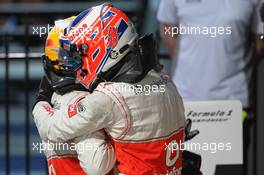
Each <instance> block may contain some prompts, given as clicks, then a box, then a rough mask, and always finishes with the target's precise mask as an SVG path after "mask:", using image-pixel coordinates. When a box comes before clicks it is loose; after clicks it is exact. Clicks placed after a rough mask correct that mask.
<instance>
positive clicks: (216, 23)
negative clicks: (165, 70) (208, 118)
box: [157, 0, 263, 171]
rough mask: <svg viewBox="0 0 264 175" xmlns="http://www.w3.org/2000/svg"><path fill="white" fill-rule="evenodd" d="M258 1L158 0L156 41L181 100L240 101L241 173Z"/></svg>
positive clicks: (258, 49) (257, 45)
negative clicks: (167, 59) (164, 50)
mask: <svg viewBox="0 0 264 175" xmlns="http://www.w3.org/2000/svg"><path fill="white" fill-rule="evenodd" d="M261 1H262V0H232V1H230V0H161V2H160V6H159V10H158V15H157V17H158V20H159V21H160V32H161V37H162V39H163V41H164V43H165V46H166V47H167V49H168V51H169V54H170V56H171V57H172V58H173V67H172V72H171V76H172V79H173V81H174V83H175V84H176V85H177V87H178V89H179V92H180V94H181V96H182V97H183V100H184V101H197V100H240V101H241V103H242V105H243V108H244V109H245V111H244V156H245V157H244V171H247V166H246V165H247V148H248V144H249V136H248V135H249V125H248V124H249V123H251V122H250V121H251V120H252V115H249V114H250V113H252V112H251V111H252V107H253V105H254V104H252V101H254V100H252V99H253V97H252V96H251V94H250V90H249V87H250V84H251V82H250V81H252V80H251V79H250V78H251V75H250V74H251V73H252V66H253V63H254V62H255V61H256V59H257V58H260V57H261V55H262V53H263V52H262V48H263V43H262V42H261V39H260V35H261V34H262V33H263V24H262V23H261V20H260V16H259V8H260V5H261V3H262V2H261ZM213 29H214V30H213ZM249 116H251V117H249Z"/></svg>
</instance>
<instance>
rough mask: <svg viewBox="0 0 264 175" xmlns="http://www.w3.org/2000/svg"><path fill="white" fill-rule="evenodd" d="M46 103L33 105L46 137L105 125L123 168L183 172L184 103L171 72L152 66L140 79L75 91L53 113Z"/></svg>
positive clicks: (142, 173)
mask: <svg viewBox="0 0 264 175" xmlns="http://www.w3.org/2000/svg"><path fill="white" fill-rule="evenodd" d="M61 98H62V99H64V98H67V97H64V96H62V97H61ZM44 105H48V103H47V102H44V101H42V102H39V103H37V104H36V106H35V108H34V110H33V116H34V120H35V122H36V125H37V126H38V129H39V133H40V135H41V136H42V138H45V139H47V140H51V141H54V142H63V141H67V140H71V139H73V138H76V137H79V136H82V135H86V134H88V133H93V132H95V131H97V130H100V129H102V128H106V130H107V133H108V134H109V136H110V137H111V139H112V143H113V145H114V147H115V152H116V157H117V162H118V164H117V169H118V170H119V172H120V173H121V174H126V175H134V174H137V175H149V174H156V175H163V174H181V168H182V152H181V150H180V149H178V148H179V147H178V146H179V145H180V143H181V142H183V140H184V126H185V117H184V108H183V103H182V99H181V97H180V96H179V94H178V92H177V90H176V87H175V85H174V84H173V83H172V82H171V81H170V80H169V79H168V77H166V76H164V75H161V74H159V73H156V72H155V71H150V72H149V73H148V74H147V75H146V77H145V78H144V79H143V80H142V81H140V82H139V83H136V84H128V83H111V82H104V83H100V84H99V85H98V86H97V88H96V89H95V90H94V92H93V93H92V94H89V95H87V96H85V95H84V94H79V95H76V96H75V97H74V98H73V99H72V103H71V104H69V105H68V106H63V107H61V109H60V110H54V114H53V117H48V115H49V113H48V112H47V111H46V110H45V109H44V107H43V106H44ZM87 156H89V157H92V155H87ZM80 159H81V157H80Z"/></svg>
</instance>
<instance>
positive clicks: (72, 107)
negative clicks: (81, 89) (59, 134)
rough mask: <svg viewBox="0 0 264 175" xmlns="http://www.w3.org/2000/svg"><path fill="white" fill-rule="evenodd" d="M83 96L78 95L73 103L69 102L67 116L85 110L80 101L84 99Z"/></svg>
mask: <svg viewBox="0 0 264 175" xmlns="http://www.w3.org/2000/svg"><path fill="white" fill-rule="evenodd" d="M84 98H85V96H81V97H79V98H78V99H77V100H75V102H74V103H73V104H69V106H68V116H69V117H70V118H71V117H73V116H75V115H76V114H77V113H78V112H83V111H84V110H85V108H84V106H83V104H82V103H80V101H81V100H82V99H84Z"/></svg>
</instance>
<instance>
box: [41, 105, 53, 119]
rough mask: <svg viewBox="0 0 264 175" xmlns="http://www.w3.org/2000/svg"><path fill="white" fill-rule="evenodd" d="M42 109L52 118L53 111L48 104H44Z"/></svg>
mask: <svg viewBox="0 0 264 175" xmlns="http://www.w3.org/2000/svg"><path fill="white" fill-rule="evenodd" d="M42 107H43V108H44V109H45V111H46V112H47V113H48V114H49V115H50V116H53V115H54V110H53V108H52V107H51V106H50V105H49V104H44V105H42Z"/></svg>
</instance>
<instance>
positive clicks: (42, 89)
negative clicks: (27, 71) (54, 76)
mask: <svg viewBox="0 0 264 175" xmlns="http://www.w3.org/2000/svg"><path fill="white" fill-rule="evenodd" d="M53 92H54V91H53V89H52V86H51V85H50V83H49V81H48V79H47V77H46V76H43V77H42V79H41V81H40V84H39V92H38V95H37V97H36V101H35V104H34V106H35V105H36V104H37V103H38V102H39V101H46V102H48V103H49V104H50V105H51V97H52V94H53ZM34 106H33V108H34Z"/></svg>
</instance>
